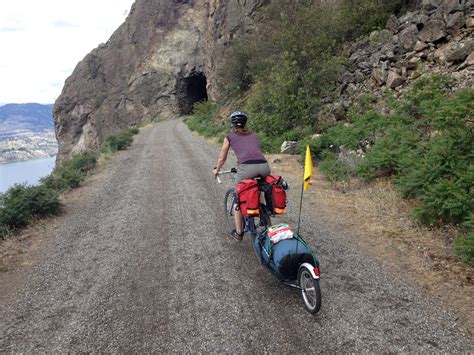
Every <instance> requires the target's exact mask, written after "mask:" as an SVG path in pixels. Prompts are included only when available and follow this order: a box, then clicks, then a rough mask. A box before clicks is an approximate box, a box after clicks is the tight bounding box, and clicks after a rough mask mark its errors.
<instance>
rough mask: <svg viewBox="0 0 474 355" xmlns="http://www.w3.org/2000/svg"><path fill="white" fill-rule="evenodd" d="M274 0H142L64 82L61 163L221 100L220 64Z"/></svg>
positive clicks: (58, 118)
mask: <svg viewBox="0 0 474 355" xmlns="http://www.w3.org/2000/svg"><path fill="white" fill-rule="evenodd" d="M267 2H268V0H136V2H135V3H134V5H133V6H132V9H131V11H130V14H129V15H128V17H127V19H126V21H125V22H124V23H123V24H122V26H121V27H119V28H118V29H117V31H116V32H115V33H114V34H113V35H112V37H111V38H110V39H109V41H108V42H107V43H105V44H101V45H100V46H99V47H97V48H96V49H94V50H93V51H92V52H91V53H89V54H88V55H87V56H86V57H85V58H84V59H83V60H82V61H81V62H80V63H79V64H78V65H77V67H76V68H75V70H74V72H73V74H72V75H71V76H70V77H69V78H68V79H67V80H66V83H65V86H64V88H63V91H62V93H61V95H60V97H59V98H58V99H57V101H56V103H55V107H54V119H55V128H56V135H57V138H58V141H59V154H58V161H59V162H61V161H62V160H64V159H66V158H68V157H70V156H71V155H73V154H74V153H77V152H80V151H82V150H84V149H87V148H93V147H97V146H99V145H100V144H101V143H102V142H103V140H104V139H105V138H106V137H107V136H108V135H110V134H113V133H115V132H117V131H119V130H121V129H123V128H125V127H128V126H130V125H133V124H139V123H141V122H143V121H146V120H149V119H157V118H168V117H173V116H175V115H178V114H181V113H188V112H189V111H190V110H191V107H192V105H193V103H194V102H196V101H200V100H202V99H205V98H207V97H211V98H213V99H216V98H218V95H219V87H218V85H217V81H216V77H215V74H214V72H215V71H214V69H215V68H216V66H217V65H218V64H219V61H220V58H221V57H222V53H223V51H224V50H225V48H226V46H227V44H228V43H229V42H230V41H231V40H232V38H233V37H234V36H237V35H239V34H240V33H242V32H243V31H246V30H247V29H248V28H249V27H250V26H251V25H252V17H253V15H254V13H255V12H256V11H257V10H258V8H260V7H261V6H262V5H264V4H265V3H267Z"/></svg>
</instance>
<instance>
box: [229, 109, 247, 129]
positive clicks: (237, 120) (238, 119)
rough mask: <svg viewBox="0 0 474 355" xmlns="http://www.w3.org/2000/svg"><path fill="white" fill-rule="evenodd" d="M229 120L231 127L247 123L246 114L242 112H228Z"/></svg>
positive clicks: (242, 125)
mask: <svg viewBox="0 0 474 355" xmlns="http://www.w3.org/2000/svg"><path fill="white" fill-rule="evenodd" d="M229 120H230V123H231V124H232V126H233V127H239V128H244V127H245V124H246V123H247V115H246V114H245V113H243V112H240V111H235V112H232V113H231V114H230V116H229Z"/></svg>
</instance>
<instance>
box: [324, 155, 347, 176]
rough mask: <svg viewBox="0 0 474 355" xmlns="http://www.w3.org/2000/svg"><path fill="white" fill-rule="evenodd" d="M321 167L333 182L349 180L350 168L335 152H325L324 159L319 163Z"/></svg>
mask: <svg viewBox="0 0 474 355" xmlns="http://www.w3.org/2000/svg"><path fill="white" fill-rule="evenodd" d="M318 166H319V169H320V170H321V172H322V173H323V174H324V175H325V176H326V178H327V179H328V180H329V181H331V182H336V181H348V180H349V178H350V170H349V168H348V167H347V166H346V165H344V164H342V163H341V162H339V161H338V159H337V156H336V155H335V154H334V153H330V152H325V153H323V160H322V161H321V162H320V163H319V165H318Z"/></svg>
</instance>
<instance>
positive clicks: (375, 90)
mask: <svg viewBox="0 0 474 355" xmlns="http://www.w3.org/2000/svg"><path fill="white" fill-rule="evenodd" d="M409 5H410V6H409V7H408V11H406V12H404V13H403V14H402V15H401V16H399V17H396V16H391V17H390V19H389V20H388V22H387V25H386V28H385V29H384V30H381V31H374V32H372V33H371V34H370V36H369V37H367V38H364V39H362V40H360V41H357V42H356V43H353V44H352V46H351V48H350V49H349V53H348V54H349V66H348V68H347V70H346V71H345V72H344V73H342V74H341V75H340V77H339V80H338V81H339V89H338V91H337V92H336V94H335V102H333V103H330V104H328V105H327V106H326V107H324V108H323V109H322V110H321V112H320V116H319V121H320V122H324V123H326V124H329V125H331V124H334V123H336V121H339V120H344V119H345V117H346V111H347V109H348V108H349V107H350V106H351V102H352V101H353V100H354V98H356V97H357V96H358V95H359V94H360V93H370V94H371V95H373V96H375V97H376V98H382V97H383V96H384V94H385V93H386V92H387V91H388V92H392V93H393V94H395V96H399V95H401V94H402V93H403V92H404V91H406V88H407V87H408V86H409V84H410V82H412V81H413V80H415V79H417V78H418V77H420V76H422V75H425V74H434V73H442V74H447V75H449V76H450V77H452V78H453V79H454V80H455V82H456V87H457V88H460V87H473V86H474V36H473V34H474V0H422V1H419V2H411V3H410V4H409Z"/></svg>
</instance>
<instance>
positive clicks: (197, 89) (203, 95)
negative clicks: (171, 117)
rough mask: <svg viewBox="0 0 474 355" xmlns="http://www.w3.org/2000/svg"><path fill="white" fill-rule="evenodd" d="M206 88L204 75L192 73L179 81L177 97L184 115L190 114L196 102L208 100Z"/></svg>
mask: <svg viewBox="0 0 474 355" xmlns="http://www.w3.org/2000/svg"><path fill="white" fill-rule="evenodd" d="M206 86H207V78H206V76H205V75H204V73H192V74H191V75H189V76H187V77H185V78H182V79H181V80H179V81H178V90H177V97H178V103H179V109H180V110H181V113H182V114H186V115H187V114H190V113H191V112H192V110H193V105H194V104H195V103H196V102H199V101H206V100H207V88H206Z"/></svg>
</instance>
